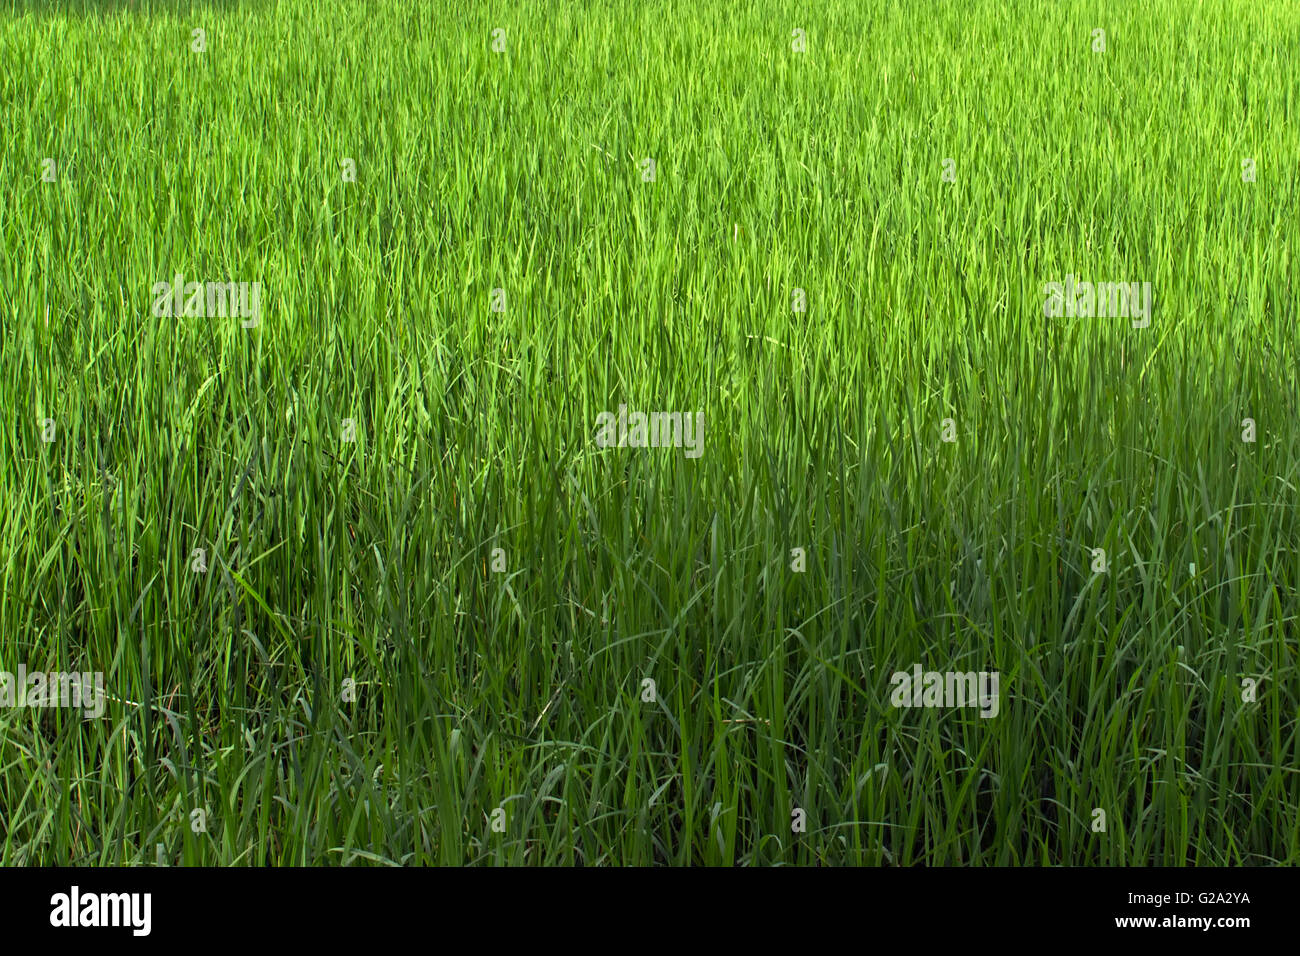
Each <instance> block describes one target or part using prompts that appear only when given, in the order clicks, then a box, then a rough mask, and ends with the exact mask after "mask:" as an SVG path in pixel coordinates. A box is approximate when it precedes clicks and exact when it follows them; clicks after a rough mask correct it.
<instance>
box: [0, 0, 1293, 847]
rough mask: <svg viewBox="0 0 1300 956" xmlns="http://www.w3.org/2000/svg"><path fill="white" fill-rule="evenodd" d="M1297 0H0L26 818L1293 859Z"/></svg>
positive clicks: (103, 836) (37, 835) (0, 238)
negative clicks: (189, 311)
mask: <svg viewBox="0 0 1300 956" xmlns="http://www.w3.org/2000/svg"><path fill="white" fill-rule="evenodd" d="M195 30H202V31H203V32H202V33H201V34H196V33H195V32H194V31H195ZM498 30H500V31H504V32H503V33H497V32H495V31H498ZM1097 30H1104V31H1105V33H1104V37H1103V36H1102V35H1100V34H1096V33H1095V32H1094V31H1097ZM796 31H802V32H796ZM1297 37H1300V7H1297V6H1296V5H1295V4H1294V3H1292V2H1288V0H1255V2H1247V0H1215V2H1193V0H1096V2H1075V0H1017V2H1013V3H1008V2H1006V0H925V2H919V0H918V2H911V0H908V2H895V0H860V2H848V0H828V2H826V3H823V4H814V5H811V6H809V5H805V4H794V3H787V2H783V0H756V2H754V3H747V4H723V3H708V2H704V0H678V2H654V0H652V2H649V3H644V4H627V3H608V2H597V0H585V2H569V0H560V2H542V3H537V4H531V5H528V7H527V8H526V9H523V8H520V9H516V8H515V7H514V6H513V5H509V4H507V5H491V4H475V3H469V4H453V3H440V2H433V0H371V2H365V3H361V2H326V0H229V2H208V3H199V4H195V5H193V6H191V5H190V4H189V3H162V2H157V0H155V2H149V0H139V2H136V3H130V2H127V0H121V2H93V0H81V2H77V0H72V2H59V0H51V2H45V3H37V2H30V0H5V2H3V3H0V116H2V117H3V130H4V135H3V137H0V316H2V318H0V328H2V331H0V368H3V375H2V376H0V407H2V408H3V413H4V418H5V427H4V429H3V433H2V434H0V459H2V463H0V499H2V500H3V503H4V507H3V511H2V512H0V575H2V577H3V586H2V589H0V671H7V672H12V673H16V672H17V669H18V667H19V665H20V664H21V665H23V666H24V667H25V668H26V669H27V670H28V671H34V670H40V671H58V670H64V671H73V670H75V671H80V672H92V671H99V672H102V673H103V687H104V695H105V696H104V707H103V714H102V716H99V717H97V718H95V717H90V718H87V717H83V715H82V713H81V712H79V711H75V710H73V709H68V708H56V707H44V708H41V707H32V706H24V707H19V706H12V707H0V863H3V864H32V863H42V864H54V863H58V864H62V863H77V864H90V865H95V864H143V865H156V864H158V863H160V862H162V863H167V864H171V865H178V864H222V865H224V864H234V865H243V864H326V865H339V864H357V865H368V864H392V863H396V864H417V865H418V864H435V863H444V864H462V863H475V864H586V865H612V864H688V863H691V864H732V863H741V864H780V863H784V864H836V865H838V864H868V865H876V864H900V865H907V864H916V863H927V864H1030V865H1038V864H1060V863H1066V864H1081V865H1097V864H1122V865H1130V864H1131V865H1141V864H1174V865H1182V864H1245V865H1263V864H1274V863H1282V862H1288V863H1297V862H1300V779H1298V777H1297V774H1298V773H1300V740H1298V738H1297V732H1298V730H1300V723H1298V721H1300V684H1298V680H1297V678H1298V675H1297V651H1298V648H1300V640H1298V637H1297V634H1298V633H1300V621H1298V619H1297V618H1298V614H1300V602H1298V601H1297V588H1298V587H1300V518H1298V517H1297V512H1296V508H1297V483H1298V482H1300V390H1298V389H1297V384H1296V374H1297V362H1298V361H1300V349H1298V348H1297V344H1298V342H1300V335H1298V333H1297V320H1298V318H1300V316H1298V312H1297V302H1298V301H1300V293H1298V292H1297V286H1296V258H1297V251H1298V247H1300V206H1298V205H1297V185H1298V184H1300V175H1298V173H1300V116H1298V115H1297V113H1298V112H1300V60H1298V59H1297V56H1296V50H1297ZM1102 45H1104V49H1100V47H1101V46H1102ZM196 47H199V48H201V49H202V52H196ZM646 160H652V161H653V165H651V164H649V163H647V162H646ZM1245 160H1250V161H1251V162H1249V163H1245V162H1244V161H1245ZM47 161H48V162H47ZM949 161H950V162H949ZM1249 169H1253V171H1254V175H1253V176H1251V175H1250V174H1249V172H1248V170H1249ZM353 173H354V174H355V175H353ZM178 274H179V275H183V276H184V277H185V281H186V282H190V281H198V282H226V281H237V282H250V283H252V282H258V283H261V298H260V312H259V314H258V316H257V319H256V321H255V322H254V321H252V320H241V319H240V318H239V317H234V316H213V315H204V316H198V315H173V316H161V317H160V316H159V315H157V314H156V313H157V309H156V308H155V305H156V303H155V298H156V296H155V292H154V289H155V285H156V284H157V283H159V282H170V281H171V280H172V279H173V277H174V276H176V275H178ZM1067 276H1074V277H1081V278H1082V279H1086V280H1090V281H1095V282H1112V281H1113V282H1134V283H1146V282H1149V283H1150V284H1151V288H1152V290H1153V303H1154V305H1153V308H1152V312H1151V316H1150V322H1149V325H1145V326H1144V325H1143V324H1142V323H1138V322H1132V321H1130V320H1129V319H1128V318H1124V317H1092V318H1080V317H1067V316H1060V317H1050V318H1049V317H1046V316H1045V315H1044V297H1045V291H1044V289H1045V284H1046V283H1050V282H1062V283H1064V282H1066V281H1067ZM496 290H500V291H496ZM800 306H802V307H803V308H802V311H800V310H799V307H800ZM620 405H626V406H627V407H628V408H629V409H631V410H644V411H686V412H690V413H691V416H692V418H693V416H694V414H695V413H697V412H698V413H702V414H703V418H704V422H705V425H704V433H703V444H702V446H701V447H700V453H699V455H698V457H695V456H694V455H693V454H687V450H686V449H682V448H651V447H647V448H632V447H623V448H619V447H600V445H599V443H598V442H597V441H596V438H597V435H598V434H599V430H598V417H599V416H601V414H602V413H603V412H612V413H614V414H617V413H618V411H619V406H620ZM1247 419H1249V420H1250V422H1249V423H1247V422H1246V420H1247ZM1250 438H1253V439H1254V440H1253V441H1251V440H1246V439H1250ZM349 439H351V440H349ZM945 439H951V440H945ZM497 549H499V550H497ZM797 549H803V550H802V551H799V550H797ZM196 552H197V553H196ZM1102 552H1104V554H1103V553H1102ZM1103 568H1104V569H1103ZM916 664H920V665H921V666H922V667H923V668H924V669H925V670H931V671H940V672H947V671H975V672H997V673H998V674H1000V690H999V694H1000V697H999V707H998V712H997V714H996V716H989V717H983V716H981V713H980V711H979V710H977V709H972V708H970V707H920V708H912V707H895V706H893V705H892V704H891V692H892V689H893V688H892V686H891V675H892V674H893V673H894V672H897V671H903V672H910V671H911V670H912V669H913V666H914V665H916ZM647 682H651V683H647ZM498 810H500V811H501V812H497V811H498ZM799 811H802V813H800V812H799ZM1096 811H1103V812H1104V818H1103V817H1101V816H1099V815H1098V814H1097V812H1096ZM800 821H802V823H803V825H802V826H799V823H800Z"/></svg>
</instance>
